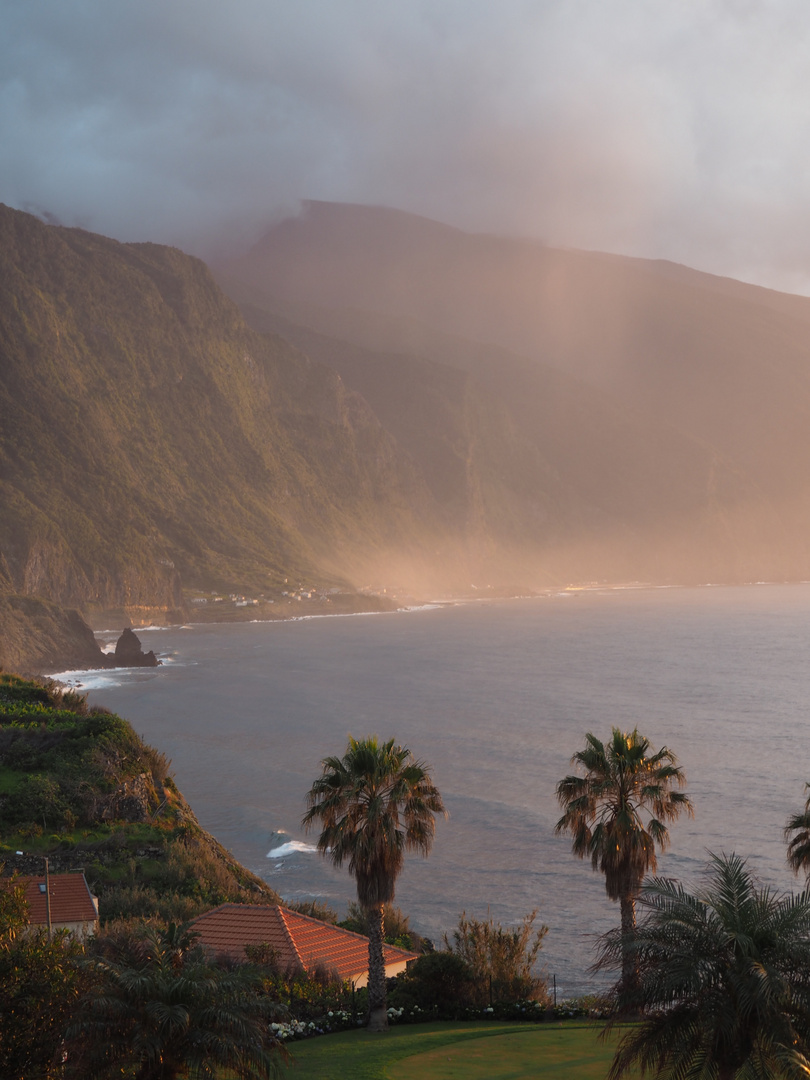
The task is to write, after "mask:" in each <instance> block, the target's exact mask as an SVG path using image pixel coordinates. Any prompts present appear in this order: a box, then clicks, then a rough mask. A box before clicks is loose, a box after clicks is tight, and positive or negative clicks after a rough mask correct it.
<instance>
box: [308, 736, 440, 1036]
mask: <svg viewBox="0 0 810 1080" xmlns="http://www.w3.org/2000/svg"><path fill="white" fill-rule="evenodd" d="M321 768H322V772H321V775H320V776H319V777H318V779H317V780H316V781H315V782H314V784H313V785H312V787H311V788H310V790H309V792H308V793H307V806H308V807H309V809H308V810H307V812H306V814H305V815H304V819H303V825H304V828H305V829H307V830H309V829H310V828H312V826H313V825H314V824H315V823H316V822H318V823H320V825H321V834H320V836H319V837H318V850H319V851H320V852H321V854H322V855H328V856H329V858H330V859H331V860H332V862H333V863H334V864H335V866H342V865H343V864H344V862H345V863H348V867H349V873H350V874H351V875H352V876H353V877H354V878H355V881H356V882H357V899H358V902H359V904H360V907H361V908H362V909H363V913H364V914H365V916H366V920H367V924H368V934H369V943H368V993H369V1029H370V1030H372V1031H382V1030H385V1028H387V1027H388V1016H387V1013H386V998H385V962H384V957H383V934H384V926H383V920H384V908H385V905H386V904H390V903H391V901H392V900H393V899H394V889H395V886H396V880H397V877H398V876H399V873H400V871H401V870H402V866H403V863H404V860H405V852H406V851H418V852H420V853H421V854H422V855H425V856H427V855H428V853H429V852H430V849H431V847H432V845H433V834H434V830H435V827H436V820H435V815H436V814H443V813H445V809H444V804H443V802H442V797H441V795H440V794H439V792H438V789H437V788H436V787H435V785H434V784H433V780H432V779H431V776H430V773H429V771H428V767H427V766H426V765H425V764H424V763H423V762H421V761H417V760H416V759H415V758H414V756H413V755H412V753H411V752H410V750H408V749H406V748H405V747H404V746H398V745H396V744H395V743H394V740H393V739H390V740H389V741H388V742H386V743H382V744H380V743H378V741H377V739H376V737H374V736H369V737H368V738H365V739H353V738H352V737H351V736H349V745H348V748H347V750H346V753H345V754H344V755H343V757H342V758H338V757H328V758H324V759H323V761H322V762H321Z"/></svg>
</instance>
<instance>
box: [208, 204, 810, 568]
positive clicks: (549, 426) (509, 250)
mask: <svg viewBox="0 0 810 1080" xmlns="http://www.w3.org/2000/svg"><path fill="white" fill-rule="evenodd" d="M218 273H219V279H220V280H221V281H222V283H223V286H224V287H225V288H226V290H227V291H228V292H229V294H230V295H232V296H233V297H234V298H236V299H237V300H238V301H239V302H240V304H241V305H242V307H243V310H244V311H245V313H246V316H247V318H248V321H250V322H251V323H252V324H254V325H256V326H261V327H265V328H268V329H269V328H274V329H275V330H276V331H277V332H279V333H280V334H282V335H283V336H285V337H287V338H288V340H290V341H291V342H295V343H296V344H298V345H299V347H301V348H304V349H305V350H306V351H307V352H308V353H309V354H310V355H311V356H313V357H314V358H317V359H319V360H322V361H323V362H325V363H328V364H330V365H331V366H332V367H334V369H335V370H336V371H338V372H339V373H340V375H341V377H342V378H343V380H344V382H345V384H346V385H347V386H348V387H351V388H353V389H356V390H357V391H358V392H360V393H362V394H363V396H364V397H365V398H366V399H367V400H368V401H369V403H370V404H371V405H372V407H373V408H374V410H375V412H376V413H377V415H378V416H379V417H380V419H381V420H382V421H383V423H384V424H385V426H386V427H387V428H388V429H389V430H390V431H392V432H394V433H395V435H396V437H397V439H398V440H401V441H402V443H403V445H405V446H407V447H408V448H409V449H410V451H411V452H412V453H413V454H414V456H415V458H416V460H417V461H418V462H419V464H420V468H422V469H423V470H424V469H426V468H427V469H428V470H429V471H428V472H427V474H426V475H427V478H428V482H431V483H433V484H434V489H435V485H437V484H441V482H442V480H443V478H444V477H448V478H449V477H451V476H452V475H453V474H454V473H455V474H456V475H458V474H460V473H461V472H462V471H463V469H462V466H463V465H464V464H466V463H468V462H469V463H470V464H471V465H473V463H474V468H473V469H472V470H471V471H473V472H474V473H475V476H476V478H480V480H481V482H482V487H481V488H480V489H479V490H480V492H481V493H482V504H483V505H484V506H486V505H487V498H488V497H490V498H491V499H492V501H491V502H490V506H491V507H492V513H493V514H494V516H496V517H501V515H503V516H502V517H501V520H502V521H503V522H504V523H507V524H508V525H509V526H512V525H514V527H515V528H516V529H517V530H518V532H519V533H520V535H522V536H523V537H526V535H527V533H528V532H530V531H531V529H530V525H529V522H530V521H531V520H532V519H531V515H530V513H529V511H533V512H534V519H533V520H534V523H535V528H534V535H533V538H532V539H531V540H528V541H527V546H528V547H529V548H530V549H531V552H532V554H533V556H534V564H533V565H534V568H535V570H536V574H535V575H534V577H532V575H531V573H528V574H527V573H526V570H527V565H526V561H525V560H524V566H523V575H524V577H523V579H524V580H525V581H526V582H527V583H528V584H531V583H532V582H533V581H539V580H541V579H542V576H543V572H544V571H548V570H549V569H550V568H551V566H552V565H557V566H558V567H560V568H562V570H563V572H564V573H566V574H568V575H569V576H570V577H571V578H574V579H579V580H583V579H584V580H588V579H593V578H608V579H609V580H611V579H612V580H614V581H615V580H617V578H622V577H626V578H631V579H641V580H648V581H655V582H662V583H663V582H672V583H691V582H701V581H704V582H705V581H723V582H739V581H752V580H754V581H755V580H761V579H767V580H781V579H792V580H797V579H798V580H803V579H806V578H807V577H808V575H810V427H809V426H808V424H807V422H806V417H807V412H808V409H810V300H808V299H807V298H805V297H798V296H787V295H784V294H780V293H775V292H772V291H770V290H767V289H762V288H757V287H755V286H750V285H745V284H743V283H741V282H735V281H731V280H727V279H722V278H717V277H713V276H711V275H709V274H704V273H700V272H698V271H694V270H690V269H688V268H686V267H682V266H676V265H674V264H670V263H663V262H653V261H648V260H642V259H631V258H624V257H621V256H611V255H604V254H599V253H593V252H582V251H561V250H555V249H552V248H548V247H546V246H544V245H543V244H540V243H537V242H530V241H524V240H520V239H511V238H504V237H494V236H484V235H474V234H469V233H465V232H463V231H461V230H459V229H454V228H449V227H448V226H445V225H441V224H439V223H437V222H432V221H428V220H426V219H424V218H419V217H415V216H414V215H411V214H405V213H401V212H397V211H392V210H387V209H384V208H380V207H368V206H351V205H339V204H329V203H318V202H311V203H307V204H305V205H304V207H303V210H302V213H301V214H300V215H299V216H298V217H295V218H291V219H289V220H287V221H284V222H281V223H279V224H277V225H275V226H274V227H273V228H271V229H270V230H269V231H268V232H267V234H266V235H265V236H264V237H262V238H261V239H260V240H259V241H258V242H257V243H256V244H255V245H254V247H253V248H252V249H251V250H250V251H249V252H248V253H247V254H245V255H244V256H242V257H241V258H238V259H236V260H234V261H232V263H231V264H230V265H229V266H228V267H226V268H222V269H221V270H220V271H219V272H218ZM462 401H464V402H466V403H467V405H468V406H469V405H470V404H471V403H472V402H473V401H476V402H482V403H483V406H484V408H483V409H481V410H479V415H478V416H476V417H475V421H474V422H473V414H474V411H475V410H473V409H472V408H468V409H467V411H466V413H465V412H464V411H463V410H462V409H461V407H460V402H462ZM403 402H404V404H403ZM476 408H477V406H476ZM427 416H433V417H436V418H438V417H442V418H443V420H444V425H443V427H441V428H440V430H441V431H442V432H443V433H444V435H446V438H444V439H442V438H441V437H438V438H437V437H436V430H435V428H434V429H433V430H432V432H425V431H423V430H421V429H420V427H419V422H418V418H419V417H423V418H424V417H427ZM462 416H463V420H464V422H463V423H462V422H461V421H462ZM482 417H483V418H484V419H483V421H481V418H482ZM482 422H483V423H484V424H485V426H484V427H482V426H481V423H482ZM507 425H511V431H512V440H513V443H512V445H513V447H514V451H515V453H514V456H513V458H512V461H511V462H510V459H509V456H508V454H505V453H503V447H504V435H505V433H506V431H507V430H508V427H507ZM496 431H497V432H498V433H499V434H498V436H497V438H495V439H493V434H494V433H495V432H496ZM431 434H432V436H433V437H432V439H431V437H430V436H431ZM495 447H499V449H497V450H496V449H495ZM428 455H429V456H430V458H431V460H430V462H429V463H428V462H426V457H427V456H428ZM515 459H519V460H520V461H521V462H522V467H521V468H520V469H515V467H514V461H515ZM482 460H485V461H486V463H487V464H488V465H489V466H490V471H489V479H490V482H491V486H490V487H489V492H490V496H487V494H486V491H487V479H488V476H487V470H486V468H485V467H484V468H480V469H478V468H477V467H478V466H479V465H480V462H481V461H482ZM533 462H534V463H536V465H533V464H532V463H533ZM510 483H514V487H513V488H512V491H511V492H510ZM449 486H450V487H451V488H452V490H453V491H455V492H456V500H457V504H458V501H459V499H463V495H462V496H460V495H459V494H458V492H459V488H458V486H457V480H455V481H454V482H453V483H451V484H450V485H449ZM495 486H497V487H498V489H499V490H498V492H497V493H496V492H495V491H494V487H495ZM527 489H528V492H529V494H528V496H527ZM468 493H469V497H470V505H473V502H474V500H473V494H474V489H473V487H469V488H468ZM507 493H509V494H508V495H507ZM499 498H500V499H501V504H500V505H499V503H498V499H499ZM504 502H505V503H506V504H507V505H506V506H504V505H503V504H504ZM521 508H524V509H525V510H526V511H527V513H526V514H525V516H524V517H523V518H522V519H521V516H520V511H521ZM479 520H480V517H479ZM528 562H529V566H531V560H529V561H528Z"/></svg>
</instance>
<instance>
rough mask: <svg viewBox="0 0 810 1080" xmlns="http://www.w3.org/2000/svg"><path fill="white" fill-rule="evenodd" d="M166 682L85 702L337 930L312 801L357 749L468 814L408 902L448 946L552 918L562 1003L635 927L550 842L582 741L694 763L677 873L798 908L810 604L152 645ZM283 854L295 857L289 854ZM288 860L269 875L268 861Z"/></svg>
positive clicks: (339, 896) (627, 606)
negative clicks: (656, 751)
mask: <svg viewBox="0 0 810 1080" xmlns="http://www.w3.org/2000/svg"><path fill="white" fill-rule="evenodd" d="M139 635H140V636H141V639H142V641H143V643H144V648H145V649H154V650H155V651H156V652H157V653H158V655H162V656H164V657H165V658H166V659H167V661H168V662H167V663H166V665H165V666H164V667H161V668H158V669H156V670H155V669H148V670H142V671H134V672H126V673H121V672H106V673H103V674H100V675H98V676H91V677H90V678H88V679H86V680H85V682H86V685H87V686H89V687H91V691H90V698H91V701H92V702H94V703H101V704H104V705H107V706H108V707H110V708H112V709H114V710H115V711H116V712H119V713H120V714H121V715H122V716H125V717H127V718H128V719H129V720H131V721H132V723H133V725H134V726H135V728H136V730H138V731H139V732H141V733H142V734H143V735H144V736H145V737H146V739H147V740H148V741H149V742H151V743H152V744H154V745H155V746H157V747H158V748H159V749H161V750H162V751H164V752H165V753H166V754H167V755H168V756H169V757H171V758H172V760H173V765H174V770H175V775H176V779H177V782H178V784H179V786H180V789H181V790H182V791H183V793H184V794H185V795H186V797H187V798H188V799H189V801H190V803H191V805H192V807H193V808H194V810H195V811H196V813H197V816H198V818H199V820H200V822H201V824H202V825H203V826H204V827H205V828H207V829H209V830H210V831H211V832H212V833H214V835H215V836H217V837H218V839H220V840H221V841H222V842H223V843H224V844H225V845H226V846H227V847H228V848H230V849H231V850H232V851H233V852H234V854H235V855H236V856H237V857H238V858H239V859H240V860H241V861H242V862H244V863H245V865H247V866H249V867H250V868H251V869H252V870H254V871H255V872H256V873H258V874H259V875H261V876H262V877H264V878H265V879H267V880H268V881H269V882H270V884H271V885H272V886H273V887H274V888H275V889H277V890H278V892H280V893H281V894H282V895H283V896H284V897H287V898H290V899H296V898H305V897H312V896H317V897H319V898H322V899H324V900H326V901H327V902H328V903H330V904H331V905H332V906H333V907H335V908H337V909H338V910H339V912H340V913H341V914H342V913H343V911H344V909H345V905H346V903H347V901H348V900H350V899H351V898H352V897H353V885H352V882H351V879H350V878H349V877H348V875H347V874H346V873H345V872H343V871H337V870H335V869H334V868H332V867H331V866H330V865H329V864H328V863H326V862H324V861H323V860H322V859H321V858H319V857H318V856H317V855H315V854H314V853H313V852H312V851H311V846H312V838H311V837H307V836H305V835H304V833H303V832H302V831H301V829H300V819H301V815H302V814H303V812H304V809H305V804H304V795H305V792H306V791H307V789H308V787H309V785H310V784H311V782H312V781H313V780H314V779H315V777H316V776H317V774H318V772H319V762H320V759H321V758H322V757H324V756H325V755H327V754H339V753H342V752H343V750H344V749H345V745H346V737H347V735H348V734H349V733H351V734H353V735H355V736H363V735H366V734H369V733H374V734H378V735H379V736H380V737H381V738H387V737H391V736H394V737H395V738H396V739H397V740H398V741H400V742H403V743H405V744H406V745H408V746H410V747H411V748H412V749H413V750H414V752H415V753H416V754H417V756H419V757H420V758H423V759H425V760H426V761H427V762H429V763H430V765H431V766H432V769H433V774H434V777H435V780H436V783H437V785H438V786H439V788H440V790H441V791H442V794H443V796H444V799H445V802H446V805H447V807H448V809H449V811H450V817H449V820H447V821H440V822H439V824H438V827H437V833H436V843H435V846H434V849H433V853H432V855H431V857H430V859H429V860H422V859H419V858H417V857H411V858H410V859H409V860H408V862H407V865H406V869H405V871H404V873H403V875H402V878H401V880H400V883H399V886H398V890H397V894H398V895H397V900H398V903H399V904H400V906H401V907H402V908H403V909H404V910H405V911H406V912H408V913H409V914H410V915H411V919H412V922H413V924H414V925H415V927H416V928H417V929H418V930H420V931H421V932H423V933H426V934H427V935H429V936H431V937H433V938H435V939H437V940H438V939H440V937H441V934H442V932H444V931H450V930H452V928H453V927H454V926H455V924H456V921H457V918H458V914H459V913H460V912H461V911H462V910H466V911H467V913H468V914H472V915H475V916H478V917H483V916H485V915H486V913H487V911H488V910H489V911H490V912H491V914H492V915H493V917H494V918H495V919H497V920H500V921H501V922H503V923H510V922H516V921H518V920H519V919H520V918H521V917H522V916H523V915H524V914H526V913H527V912H528V911H530V910H531V909H533V908H534V907H538V908H539V910H540V918H541V919H542V920H543V921H544V922H545V923H547V924H548V926H549V927H550V932H549V935H548V937H547V939H546V945H545V947H544V949H543V954H542V955H543V961H544V964H545V966H546V968H547V970H548V972H549V973H555V974H556V975H557V983H558V986H559V987H560V989H561V990H562V992H563V993H574V992H582V991H584V990H586V989H587V988H589V987H590V986H592V985H593V984H594V979H593V977H592V976H590V975H589V974H588V970H587V969H588V966H589V964H590V962H591V960H592V948H593V936H594V935H596V934H599V933H601V932H603V931H604V930H606V929H608V928H609V927H611V926H612V925H614V924H615V923H617V922H618V909H617V907H616V906H615V905H613V904H611V902H610V901H609V900H608V899H607V897H606V896H605V893H604V885H603V881H602V879H601V877H600V876H599V875H598V874H595V873H593V872H592V871H591V869H590V865H589V864H588V863H583V862H580V861H579V860H577V859H575V858H574V857H573V856H572V855H571V853H570V841H569V840H567V839H566V838H564V837H555V836H554V824H555V822H556V820H557V818H558V817H559V813H560V811H559V808H558V807H557V805H556V802H555V799H554V787H555V784H556V782H557V781H558V780H559V779H560V778H561V777H562V776H564V775H565V774H566V773H567V772H569V771H570V764H569V763H570V758H571V755H572V753H573V752H574V751H575V750H577V749H578V748H579V747H580V746H582V744H583V736H584V734H585V732H587V731H592V732H594V733H595V734H597V735H598V736H600V737H603V738H607V737H608V736H609V733H610V728H611V726H612V725H618V726H622V727H624V728H628V729H630V728H633V727H634V726H638V727H639V729H640V730H641V731H642V732H644V733H645V734H646V735H648V736H649V738H650V739H651V741H652V742H653V744H654V745H655V746H656V747H658V746H660V745H663V744H666V745H668V746H669V747H670V748H672V749H673V750H674V751H675V752H676V753H677V755H678V757H679V759H680V762H681V764H682V765H683V766H684V769H685V771H686V773H687V776H688V780H689V783H688V789H687V790H688V792H689V794H690V795H691V797H692V800H693V802H694V805H695V811H696V816H695V819H694V821H690V820H688V819H681V820H680V821H678V822H676V823H675V824H674V825H673V826H672V829H671V834H672V847H671V850H670V852H669V853H667V854H666V855H665V856H664V857H663V858H662V859H661V861H660V870H661V871H662V872H663V873H665V874H667V875H671V876H676V877H680V878H686V879H688V880H690V881H694V880H696V878H697V877H698V875H699V873H700V870H701V867H702V866H703V865H704V864H705V860H706V852H707V850H712V851H716V852H720V851H726V852H730V851H738V852H739V853H740V854H743V855H746V856H747V857H748V858H749V859H750V863H751V865H752V866H753V867H754V868H755V870H756V871H757V873H759V874H760V875H761V876H762V877H763V878H764V879H766V880H768V881H770V882H772V883H774V884H775V885H777V886H779V887H781V888H791V887H792V888H795V887H796V882H795V879H794V878H793V877H792V876H791V875H790V874H789V872H788V870H787V868H786V866H785V848H784V842H783V839H782V828H783V826H784V823H785V819H786V818H787V816H788V814H789V813H792V812H795V811H796V810H798V809H799V808H800V807H801V805H802V804H803V801H804V797H805V792H804V783H805V780H808V779H810V760H809V759H808V753H807V750H808V740H807V719H806V713H807V703H808V701H810V665H808V647H809V646H810V586H805V585H793V586H759V587H747V588H722V589H711V588H704V589H678V590H675V589H670V590H612V591H604V592H581V593H576V594H561V595H558V596H554V597H547V598H542V599H535V600H526V601H508V602H497V603H489V604H483V603H482V604H471V605H464V606H458V607H437V608H435V609H430V610H422V611H416V612H406V613H395V614H388V615H374V616H360V617H348V618H328V619H308V620H302V621H296V622H286V623H264V624H241V625H235V626H211V625H207V626H194V627H191V628H182V629H181V628H176V627H175V628H171V629H154V630H150V631H144V632H141V631H139ZM280 833H281V834H286V835H278V834H280ZM268 856H270V857H268Z"/></svg>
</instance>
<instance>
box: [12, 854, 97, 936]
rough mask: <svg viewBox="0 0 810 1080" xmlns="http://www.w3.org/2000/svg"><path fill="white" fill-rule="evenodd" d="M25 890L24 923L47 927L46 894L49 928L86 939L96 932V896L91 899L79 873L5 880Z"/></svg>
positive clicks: (85, 882) (84, 879)
mask: <svg viewBox="0 0 810 1080" xmlns="http://www.w3.org/2000/svg"><path fill="white" fill-rule="evenodd" d="M8 880H10V881H13V882H14V883H15V884H17V885H23V886H24V887H25V899H26V901H27V903H28V922H29V923H30V925H31V926H37V927H39V926H48V922H49V913H48V903H47V899H48V898H47V897H46V894H45V882H46V881H47V882H48V893H49V894H50V896H49V898H50V925H51V927H52V929H54V930H70V931H71V932H72V933H73V934H75V935H76V937H78V938H82V939H84V938H88V937H90V936H91V935H93V934H95V932H96V930H97V929H98V897H96V896H93V894H92V893H91V892H90V887H89V886H88V884H87V880H86V878H85V876H84V873H83V872H82V871H80V870H79V871H75V872H73V873H70V874H48V875H47V877H46V876H45V875H38V876H35V877H23V876H20V877H18V878H16V879H8Z"/></svg>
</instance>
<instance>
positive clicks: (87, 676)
mask: <svg viewBox="0 0 810 1080" xmlns="http://www.w3.org/2000/svg"><path fill="white" fill-rule="evenodd" d="M146 670H148V671H154V670H155V669H154V668H113V669H112V670H98V671H96V670H92V671H57V672H55V673H53V674H49V675H46V676H45V678H47V679H53V681H54V682H57V683H61V684H62V685H63V686H68V687H70V689H71V690H109V689H110V688H112V687H115V686H124V685H125V684H126V683H127V682H129V679H128V678H127V676H129V675H131V674H132V673H133V672H141V671H146Z"/></svg>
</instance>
